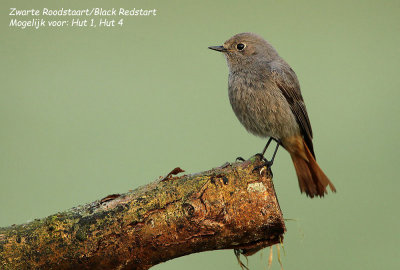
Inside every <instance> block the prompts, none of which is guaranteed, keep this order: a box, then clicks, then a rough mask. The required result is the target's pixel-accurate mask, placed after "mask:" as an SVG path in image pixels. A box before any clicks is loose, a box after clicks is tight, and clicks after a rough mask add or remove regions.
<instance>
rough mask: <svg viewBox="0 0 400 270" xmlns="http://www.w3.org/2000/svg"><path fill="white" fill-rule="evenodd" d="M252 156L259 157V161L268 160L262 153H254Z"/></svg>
mask: <svg viewBox="0 0 400 270" xmlns="http://www.w3.org/2000/svg"><path fill="white" fill-rule="evenodd" d="M254 156H255V157H259V158H260V160H261V161H265V162H268V160H267V159H266V158H265V157H264V155H263V154H261V153H257V154H255V155H254ZM271 165H272V164H271ZM263 167H264V166H263Z"/></svg>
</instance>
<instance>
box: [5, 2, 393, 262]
mask: <svg viewBox="0 0 400 270" xmlns="http://www.w3.org/2000/svg"><path fill="white" fill-rule="evenodd" d="M0 7H1V10H2V13H1V20H0V21H1V24H0V25H1V26H0V29H1V37H0V42H1V47H0V50H1V51H0V56H1V65H0V69H1V72H0V74H1V88H0V110H1V112H0V125H1V132H0V226H8V225H11V224H14V223H15V224H18V223H24V222H26V221H27V220H32V219H34V218H39V217H45V216H47V215H50V214H53V213H56V212H58V211H62V210H65V209H68V208H71V207H73V206H76V205H79V204H84V203H88V202H91V201H93V200H96V199H99V198H102V197H104V196H106V195H108V194H111V193H123V192H126V191H128V190H129V189H134V188H136V187H138V186H141V185H144V184H147V183H149V182H151V181H153V180H155V179H156V178H157V177H158V176H160V175H165V174H166V173H168V172H169V171H170V170H171V169H172V168H174V167H177V166H180V167H181V168H183V169H185V170H186V172H188V173H193V172H199V171H203V170H207V169H210V168H212V167H215V166H218V165H221V164H223V163H224V162H226V161H233V160H234V159H235V158H236V157H237V156H243V157H246V158H247V157H249V156H251V155H253V154H255V153H257V152H260V150H261V149H262V148H263V146H264V144H265V140H262V139H259V138H256V137H254V136H252V135H250V134H248V133H247V132H246V131H245V129H244V128H243V127H242V126H241V125H240V123H239V122H238V120H237V119H236V117H235V116H234V114H233V112H232V109H231V107H230V104H229V100H228V96H227V75H228V69H227V67H226V63H225V59H224V58H223V56H222V55H219V54H217V53H216V52H213V51H210V50H208V49H207V47H208V46H210V45H220V44H222V43H223V42H224V41H225V40H226V39H228V38H229V37H231V36H232V35H234V34H236V33H239V32H246V31H250V32H255V33H258V34H260V35H261V36H263V37H264V38H266V39H267V40H268V41H269V42H270V43H271V44H272V45H273V46H274V47H275V48H276V49H277V50H278V52H279V53H280V55H281V56H282V57H283V58H284V59H286V60H287V61H288V62H289V64H290V65H291V66H292V67H293V69H294V70H295V71H296V73H297V75H298V77H299V80H300V83H301V86H302V93H303V97H304V99H305V101H306V104H307V108H308V111H309V115H310V119H311V122H312V126H313V129H314V133H315V136H314V143H315V150H316V154H317V158H318V162H319V164H320V165H321V167H322V168H323V169H324V171H325V172H326V174H327V175H328V176H329V177H330V179H331V180H332V182H333V183H334V184H335V185H336V188H337V190H338V193H337V194H334V195H332V194H329V196H327V197H326V198H324V199H313V200H311V199H309V198H306V196H305V195H304V194H303V195H301V194H300V192H299V188H298V184H297V179H296V175H295V171H294V168H293V165H292V163H291V160H290V157H289V155H288V154H287V152H285V151H283V150H282V149H281V150H280V151H279V152H278V155H277V160H276V162H275V164H274V168H273V172H274V178H275V179H274V180H275V187H276V190H277V194H278V197H279V202H280V204H281V208H282V211H283V213H284V216H285V217H286V218H287V219H290V220H288V221H287V228H288V231H287V234H286V238H285V241H284V246H285V255H283V254H282V261H283V266H284V269H398V268H399V267H400V263H399V259H398V256H399V255H400V254H399V248H398V244H399V240H400V239H399V233H398V228H399V225H400V222H399V210H398V206H399V199H398V193H399V188H400V185H399V179H398V176H399V173H398V171H397V166H398V162H399V148H400V147H399V146H400V144H399V139H398V137H399V133H400V132H399V131H400V125H399V113H400V111H399V106H398V102H397V101H398V99H399V98H400V94H399V86H400V76H399V75H398V72H399V63H400V61H399V60H400V57H399V55H400V50H399V48H400V31H399V30H400V16H399V14H400V2H399V1H372V0H371V1H241V2H236V1H235V2H234V1H198V2H194V1H161V0H158V1H127V0H124V1H123V0H116V1H104V0H102V1H50V0H46V1H44V0H37V1H34V2H32V1H27V0H20V1H11V0H2V1H1V3H0ZM10 7H16V8H22V9H28V8H37V9H42V8H43V7H47V8H52V9H56V8H61V7H64V8H73V9H78V8H91V7H103V8H112V7H114V8H120V7H125V8H127V9H133V8H144V9H153V8H155V9H157V14H158V15H157V16H153V17H128V18H125V20H124V25H123V27H114V28H101V29H100V28H95V29H90V28H71V27H65V28H41V29H38V30H35V29H26V30H20V29H15V28H10V27H8V24H9V21H10V16H9V15H8V13H9V8H10ZM20 19H21V18H20ZM268 253H269V250H268V249H266V250H264V251H263V252H262V253H261V254H263V255H262V256H261V255H260V254H256V255H254V256H252V257H249V267H250V269H265V268H266V267H267V261H268ZM187 268H190V269H193V270H196V269H220V270H222V269H240V268H239V266H238V264H237V261H236V258H235V257H234V255H233V251H231V250H227V251H212V252H205V253H200V254H194V255H190V256H186V257H182V258H178V259H175V260H173V261H169V262H166V263H163V264H160V265H158V266H156V267H154V269H157V270H167V269H187ZM272 269H280V266H279V264H278V262H277V259H276V256H275V259H274V262H273V267H272Z"/></svg>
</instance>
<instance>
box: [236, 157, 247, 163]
mask: <svg viewBox="0 0 400 270" xmlns="http://www.w3.org/2000/svg"><path fill="white" fill-rule="evenodd" d="M238 161H245V159H244V158H242V157H237V158H236V159H235V162H238Z"/></svg>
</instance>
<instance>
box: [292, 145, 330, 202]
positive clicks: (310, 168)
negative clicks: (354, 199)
mask: <svg viewBox="0 0 400 270" xmlns="http://www.w3.org/2000/svg"><path fill="white" fill-rule="evenodd" d="M302 143H303V146H304V148H303V147H299V148H298V149H302V148H303V149H304V150H303V149H302V150H303V151H302V153H299V152H298V151H295V152H290V155H291V157H292V160H293V164H294V167H295V169H296V174H297V178H298V180H299V186H300V190H301V192H302V193H303V192H305V193H306V194H307V196H310V197H311V198H313V197H314V196H320V197H323V196H324V195H325V194H327V193H328V191H327V189H326V188H327V186H329V187H330V189H331V190H332V191H333V192H336V188H335V187H334V186H333V184H332V182H331V181H330V180H329V179H328V177H327V176H326V175H325V173H324V172H323V171H322V170H321V168H320V167H319V165H318V163H317V162H316V161H315V159H314V157H313V155H312V154H311V152H310V150H309V149H308V147H307V145H306V143H305V142H304V140H302Z"/></svg>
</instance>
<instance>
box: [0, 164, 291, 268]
mask: <svg viewBox="0 0 400 270" xmlns="http://www.w3.org/2000/svg"><path fill="white" fill-rule="evenodd" d="M259 164H261V162H260V160H259V159H258V158H256V157H253V158H252V159H250V160H247V161H245V162H242V163H233V164H228V165H224V166H222V167H218V168H214V169H212V170H209V171H206V172H202V173H196V174H191V175H184V176H179V177H178V176H173V174H174V173H173V172H171V173H170V174H168V176H167V177H165V178H164V179H163V181H155V182H153V183H151V184H148V185H146V186H143V187H140V188H137V189H136V190H134V191H131V192H128V193H126V194H121V195H120V194H113V195H110V196H107V197H105V198H103V199H102V200H98V201H95V202H93V203H90V204H87V205H84V206H78V207H75V208H73V209H70V210H68V211H65V212H61V213H58V214H55V215H52V216H49V217H47V218H43V219H36V220H35V221H33V222H30V223H27V224H22V225H13V226H10V227H6V228H0V269H148V268H150V267H151V266H153V265H156V264H158V263H160V262H164V261H167V260H171V259H173V258H176V257H180V256H184V255H187V254H191V253H196V252H201V251H206V250H218V249H235V250H239V251H240V253H241V254H244V255H246V256H248V255H251V254H254V253H255V252H257V251H258V250H260V249H262V248H264V247H267V246H271V245H274V244H276V243H279V242H281V241H282V239H283V233H284V232H285V224H284V220H283V216H282V213H281V210H280V208H279V204H278V200H277V198H276V195H275V190H274V187H273V183H272V181H271V177H270V175H269V174H268V175H267V170H264V171H263V172H262V173H259V172H253V171H252V170H253V168H254V167H255V166H257V165H259ZM178 171H180V169H179V170H176V172H178ZM166 180H168V181H166Z"/></svg>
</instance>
